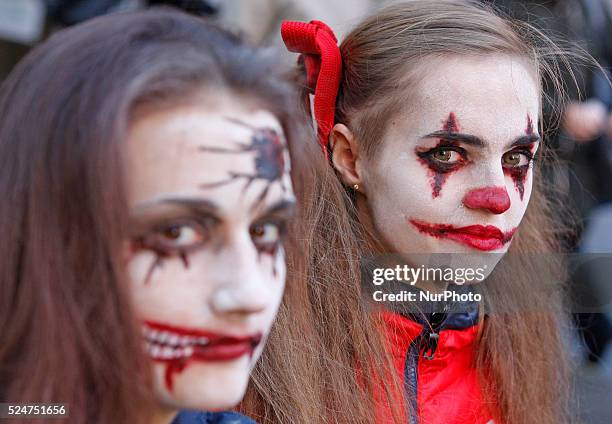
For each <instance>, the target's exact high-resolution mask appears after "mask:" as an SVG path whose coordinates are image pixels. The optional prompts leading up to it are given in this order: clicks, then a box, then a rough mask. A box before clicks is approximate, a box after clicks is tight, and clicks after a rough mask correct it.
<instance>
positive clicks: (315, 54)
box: [281, 21, 342, 157]
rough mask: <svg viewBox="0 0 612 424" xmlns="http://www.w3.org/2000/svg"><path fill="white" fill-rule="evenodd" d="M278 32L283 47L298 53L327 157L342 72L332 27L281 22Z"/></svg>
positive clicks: (338, 50)
mask: <svg viewBox="0 0 612 424" xmlns="http://www.w3.org/2000/svg"><path fill="white" fill-rule="evenodd" d="M281 36H282V37H283V41H284V42H285V45H286V46H287V49H288V50H289V51H291V52H294V53H301V55H300V58H299V60H303V61H304V67H305V68H306V77H307V83H308V88H309V89H310V91H311V93H314V108H313V109H314V117H315V120H316V122H317V132H318V139H319V144H320V145H321V149H323V153H324V154H325V157H327V144H328V140H329V133H330V132H331V130H332V127H333V126H334V116H335V110H336V97H337V96H338V88H339V87H340V77H341V75H342V57H341V56H340V49H339V48H338V40H337V39H336V36H335V35H334V33H333V32H332V30H331V29H330V28H329V27H328V26H327V25H325V24H324V23H323V22H320V21H311V22H310V23H308V24H307V23H305V22H289V21H285V22H283V24H282V26H281Z"/></svg>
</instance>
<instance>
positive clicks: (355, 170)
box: [329, 124, 362, 187]
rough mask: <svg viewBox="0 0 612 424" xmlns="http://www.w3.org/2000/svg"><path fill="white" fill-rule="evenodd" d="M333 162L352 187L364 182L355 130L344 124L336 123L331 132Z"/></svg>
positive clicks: (345, 181) (344, 179)
mask: <svg viewBox="0 0 612 424" xmlns="http://www.w3.org/2000/svg"><path fill="white" fill-rule="evenodd" d="M329 140H330V147H331V149H332V163H333V165H334V168H336V171H338V173H339V174H340V176H341V178H342V181H343V182H344V183H345V184H346V185H348V186H350V187H352V186H354V185H355V184H359V185H361V184H362V175H361V166H360V163H361V162H360V157H359V150H358V148H357V142H356V140H355V136H354V135H353V132H352V131H351V130H350V129H349V128H348V127H347V126H346V125H344V124H336V125H334V127H333V128H332V130H331V133H330V134H329Z"/></svg>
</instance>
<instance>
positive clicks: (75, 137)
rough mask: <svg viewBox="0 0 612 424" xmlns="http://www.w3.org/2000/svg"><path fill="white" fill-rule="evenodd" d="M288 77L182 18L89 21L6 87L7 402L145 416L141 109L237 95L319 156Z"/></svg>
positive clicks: (1, 164) (2, 370)
mask: <svg viewBox="0 0 612 424" xmlns="http://www.w3.org/2000/svg"><path fill="white" fill-rule="evenodd" d="M281 70H282V68H281V67H279V65H278V63H277V60H276V56H275V55H273V54H271V53H270V52H268V51H264V50H260V49H256V48H254V47H251V46H248V45H246V44H244V43H242V42H241V41H240V40H239V39H238V38H236V37H234V36H232V35H230V34H228V33H226V32H224V31H221V30H219V29H217V28H216V27H214V26H212V25H210V24H206V23H205V22H203V21H202V20H200V19H198V18H195V17H192V16H189V15H187V14H184V13H181V12H176V11H171V10H149V11H146V12H138V13H133V14H115V15H109V16H105V17H102V18H98V19H95V20H92V21H89V22H87V23H84V24H82V25H79V26H75V27H73V28H70V29H67V30H65V31H62V32H59V33H57V34H56V35H54V36H52V37H51V38H50V39H49V40H48V41H47V42H45V43H44V44H42V45H40V46H38V47H37V48H35V49H34V50H33V51H32V52H31V53H30V54H29V55H28V56H27V57H26V58H25V59H24V60H23V61H22V62H21V63H19V64H18V66H17V67H16V69H15V70H14V71H13V72H12V74H11V75H10V76H9V78H8V79H7V80H6V81H5V82H4V83H3V85H2V87H1V90H0V193H1V194H2V202H0V234H2V245H1V246H0V328H2V342H1V343H0V399H2V401H3V402H6V401H9V402H56V403H57V402H62V403H67V404H68V405H69V410H70V422H77V423H85V422H88V423H127V422H130V423H132V422H142V421H144V420H145V419H146V416H147V414H146V405H148V403H149V402H152V398H151V395H150V393H149V391H148V390H147V389H146V382H147V379H148V377H147V374H148V372H147V371H148V367H147V364H148V361H147V360H146V358H145V357H144V356H142V352H141V339H140V335H139V329H138V328H137V324H136V322H135V319H134V316H133V315H132V311H131V309H130V304H129V301H128V297H127V292H126V284H125V276H124V267H123V264H122V262H121V243H122V241H123V240H125V238H126V235H127V225H128V224H127V222H128V221H127V218H128V217H127V205H126V193H125V184H124V181H125V170H124V169H123V165H122V164H123V163H124V162H123V159H122V155H123V141H124V140H125V138H126V131H127V129H128V127H129V125H130V121H131V119H132V116H133V114H134V113H136V111H137V110H138V111H141V110H143V109H142V108H145V107H146V108H149V107H167V106H169V105H171V104H176V103H177V102H183V101H189V99H191V98H192V93H197V92H200V93H201V92H202V89H204V90H206V89H207V88H208V87H211V88H214V89H215V90H218V89H225V90H226V91H227V93H228V94H229V95H235V96H246V97H250V98H252V99H254V100H255V101H257V102H260V103H261V104H262V105H263V106H264V107H266V108H267V109H269V110H270V111H272V113H274V114H275V115H276V116H277V118H278V119H279V121H280V122H281V125H282V126H283V129H284V131H285V134H286V136H287V139H288V142H289V145H290V150H291V156H292V157H294V158H295V157H298V158H300V159H302V158H307V157H308V149H307V148H306V151H304V152H303V151H302V150H303V149H302V146H307V144H306V143H303V142H302V140H301V138H302V135H301V134H302V131H303V130H302V128H303V126H304V122H305V120H304V119H302V118H303V116H302V115H301V113H302V112H301V111H300V110H298V108H297V106H296V105H297V102H296V98H297V93H295V90H294V88H292V86H291V85H290V84H288V83H287V82H284V81H283V80H282V79H281V77H280V72H281ZM215 92H217V91H215ZM312 154H313V155H315V154H316V153H315V152H314V151H313V152H312ZM294 163H295V165H294V167H293V175H294V177H295V181H296V183H295V186H296V191H297V192H298V193H299V191H300V181H303V180H305V178H303V177H302V176H301V172H302V171H301V168H304V166H301V164H302V163H304V162H300V161H298V160H296V159H294ZM306 165H307V163H306Z"/></svg>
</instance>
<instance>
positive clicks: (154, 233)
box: [136, 218, 217, 256]
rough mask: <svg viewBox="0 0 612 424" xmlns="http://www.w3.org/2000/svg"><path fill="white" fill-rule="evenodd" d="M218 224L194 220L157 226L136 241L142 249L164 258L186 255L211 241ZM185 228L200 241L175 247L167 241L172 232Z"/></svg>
mask: <svg viewBox="0 0 612 424" xmlns="http://www.w3.org/2000/svg"><path fill="white" fill-rule="evenodd" d="M216 224H217V222H216V219H214V218H207V219H204V220H201V221H194V220H192V219H184V220H176V221H172V222H168V223H165V224H160V225H156V226H155V227H154V228H153V229H152V230H151V231H150V232H148V233H147V234H145V235H143V236H140V237H138V238H136V241H137V244H138V245H140V246H142V248H145V249H149V250H152V251H154V252H156V253H157V254H159V255H162V256H170V255H173V254H179V255H184V254H186V253H187V252H189V251H192V250H194V249H197V248H198V247H200V246H202V245H203V244H205V243H206V242H207V241H208V240H210V238H211V234H210V233H211V231H212V229H213V228H214V226H215V225H216ZM184 228H188V229H190V230H192V231H194V233H195V234H196V235H197V236H198V237H199V239H198V240H197V241H196V242H192V243H188V244H186V245H182V246H177V245H173V243H172V242H168V241H167V240H168V239H169V238H168V237H167V236H168V235H169V233H170V232H171V231H173V230H176V229H179V230H183V229H184ZM164 233H165V234H164Z"/></svg>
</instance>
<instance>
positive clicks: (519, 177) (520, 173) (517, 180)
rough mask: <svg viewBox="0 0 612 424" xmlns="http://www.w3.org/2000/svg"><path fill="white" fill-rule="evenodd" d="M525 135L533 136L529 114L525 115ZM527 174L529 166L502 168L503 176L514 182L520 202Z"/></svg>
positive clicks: (523, 193)
mask: <svg viewBox="0 0 612 424" xmlns="http://www.w3.org/2000/svg"><path fill="white" fill-rule="evenodd" d="M525 134H526V135H529V136H531V135H534V129H533V120H532V119H531V116H530V115H529V113H528V114H527V126H526V127H525ZM528 172H529V165H523V166H517V167H516V168H504V174H506V175H508V176H510V178H512V181H514V186H515V187H516V191H518V193H519V196H520V197H521V200H523V196H524V195H525V183H526V181H527V173H528Z"/></svg>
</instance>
